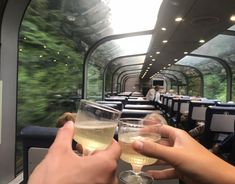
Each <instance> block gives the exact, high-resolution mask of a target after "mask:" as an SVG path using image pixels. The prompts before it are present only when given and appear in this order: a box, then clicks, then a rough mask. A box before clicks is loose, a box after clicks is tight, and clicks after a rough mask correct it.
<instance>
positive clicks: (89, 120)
mask: <svg viewBox="0 0 235 184" xmlns="http://www.w3.org/2000/svg"><path fill="white" fill-rule="evenodd" d="M120 115H121V112H120V111H118V110H116V109H113V108H111V107H108V106H105V105H101V104H98V103H95V102H91V101H88V100H81V101H80V104H79V110H78V112H77V116H76V120H75V131H74V140H75V141H76V142H78V143H79V144H81V145H82V148H83V155H89V154H91V153H92V152H93V151H95V150H103V149H105V148H106V147H107V146H108V145H109V144H110V143H111V142H112V139H113V136H114V133H115V130H116V128H117V124H118V120H119V118H120Z"/></svg>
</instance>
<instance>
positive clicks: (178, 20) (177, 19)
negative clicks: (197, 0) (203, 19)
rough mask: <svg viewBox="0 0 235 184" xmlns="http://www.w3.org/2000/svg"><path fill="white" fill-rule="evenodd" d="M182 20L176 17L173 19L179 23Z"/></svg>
mask: <svg viewBox="0 0 235 184" xmlns="http://www.w3.org/2000/svg"><path fill="white" fill-rule="evenodd" d="M182 20H183V18H182V17H176V18H175V21H176V22H181V21H182Z"/></svg>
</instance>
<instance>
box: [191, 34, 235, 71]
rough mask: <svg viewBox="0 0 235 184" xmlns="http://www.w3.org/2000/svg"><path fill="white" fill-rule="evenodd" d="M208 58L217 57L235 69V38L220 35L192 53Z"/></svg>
mask: <svg viewBox="0 0 235 184" xmlns="http://www.w3.org/2000/svg"><path fill="white" fill-rule="evenodd" d="M192 53H193V54H201V55H207V56H216V57H219V58H221V59H223V60H225V61H226V62H227V63H228V64H229V66H230V67H231V68H232V69H234V68H235V36H230V35H218V36H216V37H215V38H213V39H212V40H210V41H209V42H207V43H205V44H204V45H202V46H201V47H199V48H198V49H196V50H195V51H193V52H192Z"/></svg>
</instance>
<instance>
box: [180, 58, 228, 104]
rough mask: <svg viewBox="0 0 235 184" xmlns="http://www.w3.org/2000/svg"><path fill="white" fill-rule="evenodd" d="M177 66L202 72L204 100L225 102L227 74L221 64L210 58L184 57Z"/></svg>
mask: <svg viewBox="0 0 235 184" xmlns="http://www.w3.org/2000/svg"><path fill="white" fill-rule="evenodd" d="M177 64H183V65H189V66H193V67H195V68H197V69H198V70H199V71H201V72H202V74H203V79H204V89H203V90H204V96H205V97H206V98H210V99H219V100H221V101H226V96H225V94H226V89H227V88H226V87H227V74H226V71H225V69H224V68H223V66H222V65H221V63H219V62H218V61H216V60H214V59H210V58H203V57H195V56H186V57H184V58H183V59H181V60H180V61H178V62H177Z"/></svg>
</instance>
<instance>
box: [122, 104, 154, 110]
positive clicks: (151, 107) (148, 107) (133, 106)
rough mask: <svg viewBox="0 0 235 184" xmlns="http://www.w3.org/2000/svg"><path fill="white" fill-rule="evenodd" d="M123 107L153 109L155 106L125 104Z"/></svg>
mask: <svg viewBox="0 0 235 184" xmlns="http://www.w3.org/2000/svg"><path fill="white" fill-rule="evenodd" d="M125 109H139V110H155V106H154V105H135V104H126V105H125Z"/></svg>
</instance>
